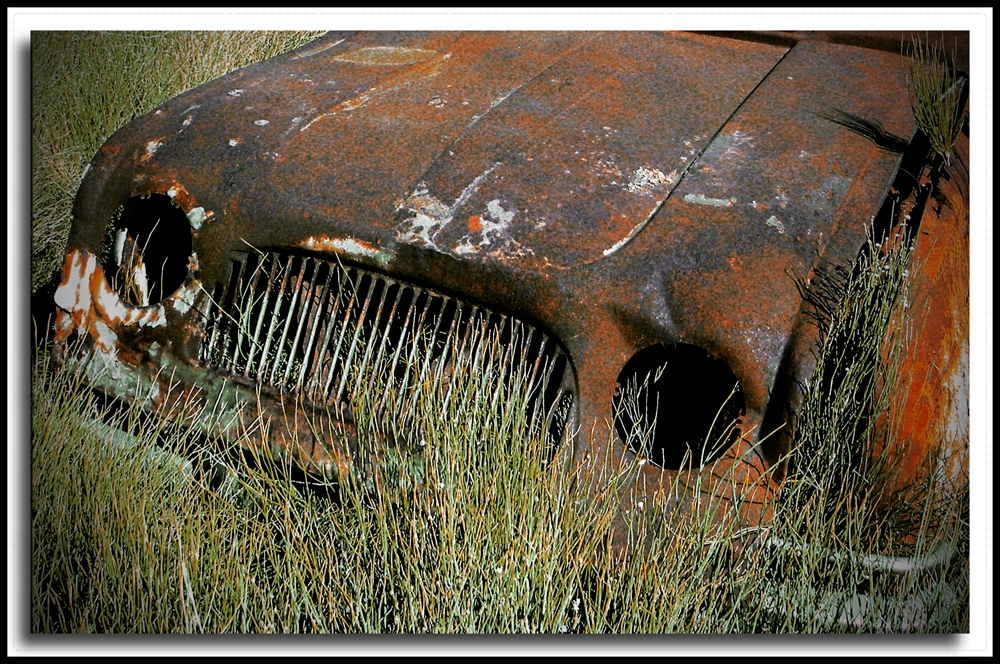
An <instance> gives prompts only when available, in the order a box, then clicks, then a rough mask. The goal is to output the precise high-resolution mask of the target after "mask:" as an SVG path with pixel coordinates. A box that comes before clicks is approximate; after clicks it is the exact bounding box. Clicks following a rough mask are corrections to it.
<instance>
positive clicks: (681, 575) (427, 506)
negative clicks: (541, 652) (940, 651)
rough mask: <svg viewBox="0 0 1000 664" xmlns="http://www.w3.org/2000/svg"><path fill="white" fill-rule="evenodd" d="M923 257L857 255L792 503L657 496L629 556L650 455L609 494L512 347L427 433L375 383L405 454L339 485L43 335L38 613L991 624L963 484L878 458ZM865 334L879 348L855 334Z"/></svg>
mask: <svg viewBox="0 0 1000 664" xmlns="http://www.w3.org/2000/svg"><path fill="white" fill-rule="evenodd" d="M907 260H908V249H907V248H906V245H905V243H900V244H899V245H898V246H896V247H895V248H891V249H890V250H889V251H888V252H886V253H882V252H881V251H880V250H879V249H878V248H876V247H874V246H873V247H872V251H870V252H869V253H868V254H867V255H866V257H865V258H863V261H862V264H861V266H860V268H859V270H858V272H857V273H856V274H855V275H854V276H851V277H849V281H848V283H847V285H846V292H847V296H846V297H845V299H844V302H843V304H842V305H841V306H840V307H839V308H838V309H836V310H835V311H834V314H833V316H834V317H833V318H832V320H831V322H830V331H829V333H828V335H827V342H826V345H825V346H824V349H823V357H824V358H827V361H825V362H823V363H821V366H822V369H821V371H820V372H818V374H817V376H816V378H815V379H814V380H813V382H812V385H811V387H810V392H809V397H808V400H807V405H806V409H805V411H804V414H803V416H802V423H801V431H802V434H801V437H800V439H799V447H798V449H797V450H796V451H795V456H794V459H795V464H794V468H793V472H792V474H791V477H790V479H789V480H788V481H787V483H786V484H785V488H784V490H783V492H782V494H781V495H780V496H779V497H778V498H777V500H776V502H775V503H774V504H773V505H772V506H771V507H772V508H773V518H772V520H771V521H770V522H769V523H768V524H765V525H764V526H761V527H760V528H757V529H752V530H751V531H742V532H732V531H731V530H726V529H725V528H722V529H720V528H719V527H718V526H717V525H713V523H712V519H711V515H712V514H713V512H714V511H715V510H716V509H717V508H718V507H719V506H720V504H719V503H718V502H717V499H713V498H711V497H702V502H701V503H698V502H697V501H696V502H695V503H693V505H694V508H693V510H692V516H690V517H688V518H676V517H671V516H670V515H667V514H658V513H657V512H658V510H660V509H662V507H661V506H658V505H657V504H656V503H655V502H654V503H653V504H651V505H648V506H647V509H646V513H645V514H644V515H643V516H644V517H645V518H643V519H635V520H631V519H629V520H630V521H632V522H633V523H634V524H635V528H637V529H638V530H636V531H635V532H634V533H633V535H634V536H635V538H636V540H637V541H645V542H646V546H644V547H643V546H636V547H634V548H633V549H632V550H630V551H629V552H627V553H626V554H625V555H618V554H616V553H615V550H614V549H613V547H611V546H610V543H611V538H612V533H613V525H614V519H615V517H616V516H618V514H617V507H616V505H617V501H616V500H614V499H613V497H614V496H616V495H618V493H619V491H620V490H621V489H622V488H623V485H621V484H620V482H623V481H627V480H626V479H624V478H628V477H630V476H632V477H634V473H635V471H636V468H635V467H634V466H632V467H628V466H627V467H622V468H619V469H618V473H617V474H616V475H615V476H614V477H613V478H612V479H611V480H607V481H606V482H605V483H604V484H600V485H598V487H597V490H596V492H595V491H593V490H592V488H591V487H592V484H593V482H594V481H596V479H595V478H594V477H586V476H581V475H579V474H574V473H572V472H569V473H567V470H566V469H567V466H566V464H564V463H561V462H560V459H559V457H557V458H556V459H554V460H551V461H550V460H549V459H550V457H551V454H550V453H549V450H547V448H546V447H545V442H544V441H543V439H542V436H541V435H540V433H539V432H538V430H537V429H535V428H533V427H531V425H530V421H529V419H528V418H527V416H526V415H527V394H528V390H527V385H526V383H527V381H526V379H525V377H524V376H523V375H522V376H515V377H514V378H512V379H511V378H508V377H506V374H505V372H504V371H503V370H502V369H503V365H502V362H500V361H498V362H495V363H493V364H490V365H488V366H483V365H481V366H480V367H479V368H478V370H476V371H471V370H468V371H456V372H455V373H454V374H453V375H452V378H451V382H450V384H449V385H448V387H447V389H446V388H445V387H444V386H443V385H439V386H438V387H437V388H434V389H427V390H424V391H423V392H421V393H419V396H418V397H417V399H416V413H415V418H416V421H417V422H418V424H419V425H420V426H419V430H420V432H421V435H420V437H419V439H415V440H414V444H413V445H412V446H409V447H408V446H403V445H390V444H389V443H388V442H386V439H385V438H384V436H382V435H381V433H380V432H381V430H382V428H383V427H382V424H383V423H382V422H380V421H378V420H377V418H375V417H373V416H372V415H371V413H372V412H374V411H373V410H372V409H371V408H366V407H365V406H364V404H359V405H358V407H357V408H356V409H355V415H356V417H357V418H358V423H357V424H358V435H359V439H360V443H359V447H360V448H361V450H362V453H363V455H364V458H366V459H377V460H379V461H378V462H376V463H366V464H365V465H364V472H363V473H358V474H356V475H355V476H354V477H355V479H354V480H352V481H345V482H343V483H341V484H339V485H338V484H332V483H330V482H326V481H321V480H319V479H317V478H311V477H308V476H305V475H304V474H302V473H298V472H296V471H294V469H292V468H291V467H289V466H288V465H285V464H281V463H277V462H275V461H274V460H273V459H271V458H270V457H268V456H267V455H266V454H264V453H262V452H259V451H257V452H253V451H251V452H244V451H241V450H240V449H239V448H238V447H235V446H234V447H230V448H228V449H227V448H226V447H225V444H224V443H221V442H220V441H202V442H201V443H199V444H198V445H196V446H195V447H194V448H191V446H190V442H189V441H186V440H184V439H183V437H178V434H177V433H176V432H170V431H160V430H156V429H153V430H149V429H148V428H147V429H146V430H142V431H141V433H140V434H139V435H138V437H130V436H128V435H126V434H123V433H121V431H120V429H121V428H123V427H124V428H126V429H127V428H128V425H129V420H133V421H138V419H137V418H138V417H139V412H138V411H137V410H136V409H135V408H134V407H132V408H130V409H126V410H123V411H107V412H105V413H104V417H105V419H106V420H108V421H109V422H110V423H111V425H112V426H105V425H96V424H94V421H95V420H94V418H95V416H97V415H100V414H101V412H100V411H101V408H100V407H99V406H98V404H97V402H96V401H95V400H94V398H93V397H92V396H86V395H87V394H88V393H87V392H86V391H85V389H84V388H83V387H82V385H80V383H79V381H78V380H77V379H76V377H75V375H74V374H73V373H72V372H64V373H62V374H59V375H52V374H50V373H49V372H47V371H46V370H45V369H46V367H45V366H44V364H43V362H44V355H43V356H41V359H40V363H39V365H38V366H37V367H36V373H35V376H34V383H33V397H34V399H35V404H34V409H33V412H34V413H35V416H34V421H33V425H34V426H33V434H32V435H33V437H32V515H33V518H32V537H33V550H32V603H33V606H32V630H33V631H35V632H64V631H87V632H93V631H99V632H106V631H107V632H127V633H144V632H156V633H162V632H201V631H204V632H213V633H215V632H220V633H223V632H229V633H246V632H253V633H256V632H313V631H316V632H348V633H383V632H404V633H412V632H419V633H424V632H444V633H455V632H462V633H466V632H476V633H536V632H542V633H564V632H574V633H577V632H578V633H674V632H683V633H733V632H738V633H748V632H830V631H832V632H837V631H846V632H854V631H862V632H868V631H878V632H885V631H937V632H941V631H943V632H961V631H966V630H967V629H968V600H967V593H968V570H967V557H966V556H965V554H964V553H963V550H962V549H961V547H962V546H963V544H962V543H963V542H965V541H967V533H966V532H964V530H963V528H964V525H963V513H962V509H963V505H964V503H963V497H962V496H958V497H957V498H956V497H955V496H953V495H951V494H949V495H939V494H938V493H936V491H937V488H936V487H937V484H935V477H934V473H933V472H929V473H928V475H927V478H926V482H925V483H924V485H923V486H922V489H921V491H920V492H916V493H913V492H911V493H909V494H907V495H905V496H894V495H889V494H887V493H886V492H885V491H884V490H883V488H884V487H885V486H886V485H885V483H884V482H882V481H881V480H880V478H881V474H882V473H883V472H884V470H885V469H884V468H883V467H882V466H881V465H880V464H879V463H878V462H877V460H878V456H877V454H876V456H875V458H876V462H875V463H872V462H868V461H866V459H867V458H868V456H867V455H869V454H873V453H875V451H876V450H877V448H878V444H879V441H880V440H881V438H880V437H881V436H882V435H883V433H882V432H883V431H884V429H880V427H878V426H876V423H877V422H879V421H883V420H884V419H885V418H879V417H878V414H879V412H878V411H879V410H880V409H882V408H883V405H884V401H883V397H882V396H881V394H882V391H883V390H884V388H885V382H884V381H885V380H889V379H891V372H889V373H886V372H885V371H884V366H885V363H884V357H885V356H884V354H883V353H880V352H878V351H877V349H879V348H880V347H884V346H883V345H882V339H883V338H884V335H885V334H886V332H887V330H889V329H890V328H889V327H888V326H889V324H890V323H891V322H892V320H893V314H892V310H893V307H892V306H891V305H892V301H893V300H898V299H899V298H901V297H904V296H905V290H904V289H903V288H902V280H903V275H904V273H905V266H906V261H907ZM854 334H861V335H862V339H863V340H864V342H865V343H864V346H865V347H866V348H868V349H876V351H875V352H872V353H869V354H867V355H865V354H864V353H860V354H857V353H856V354H854V355H853V356H852V357H848V356H846V355H844V356H841V355H840V354H838V353H839V351H841V350H842V348H843V345H844V338H845V337H844V336H843V335H847V336H848V337H850V336H852V335H854ZM498 359H499V358H498ZM828 372H832V373H834V374H836V376H838V377H837V378H834V379H831V378H830V377H829V373H828ZM872 376H875V377H876V378H877V380H871V377H872ZM449 390H450V391H451V398H446V397H447V395H448V391H449ZM858 400H860V401H862V402H866V403H868V404H869V409H866V408H861V409H859V408H858V407H857V404H856V402H857V401H858ZM81 401H82V403H83V404H84V406H83V408H82V409H81V406H80V404H81ZM859 413H862V414H859ZM153 421H158V420H153ZM612 435H614V434H612ZM116 438H117V439H119V442H117V443H116V442H115V439H116ZM158 438H159V440H158ZM121 439H124V440H125V441H126V442H125V443H122V442H120V440H121ZM171 441H173V442H171ZM164 448H166V449H171V448H172V449H176V450H181V449H186V454H187V458H189V459H190V461H189V462H188V463H185V462H184V457H180V456H177V455H175V454H171V453H167V452H165V451H164ZM562 450H563V451H565V450H566V447H565V444H564V446H563V448H562ZM615 478H618V479H617V480H616V479H615ZM915 496H916V497H918V498H919V502H910V503H906V504H904V505H902V506H900V505H899V504H898V501H899V500H900V499H904V500H906V501H913V500H914V497H915ZM907 505H909V506H910V509H906V508H907ZM914 510H916V515H915V517H914V515H913V514H912V512H913V511H914ZM903 513H906V514H907V516H906V518H905V519H902V518H900V516H899V515H901V514H903ZM661 517H662V518H661ZM900 523H904V524H906V529H905V532H901V531H900V530H899V528H898V526H899V524H900ZM644 529H645V530H644ZM956 547H957V548H958V549H959V551H958V555H955V554H954V551H955V549H956ZM900 555H902V556H905V558H900V557H899V556H900ZM894 567H895V568H907V569H910V568H912V569H914V570H916V571H912V572H911V573H909V574H900V573H898V572H894V571H892V568H894Z"/></svg>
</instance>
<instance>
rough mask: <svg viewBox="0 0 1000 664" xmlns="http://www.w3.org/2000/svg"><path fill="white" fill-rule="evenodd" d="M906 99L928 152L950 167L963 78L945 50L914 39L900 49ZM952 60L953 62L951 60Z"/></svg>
mask: <svg viewBox="0 0 1000 664" xmlns="http://www.w3.org/2000/svg"><path fill="white" fill-rule="evenodd" d="M903 55H904V56H905V59H904V73H903V82H904V83H905V85H906V95H907V97H908V99H909V101H910V107H911V108H912V109H913V117H914V118H915V119H916V121H917V126H918V127H919V128H920V130H921V131H922V132H924V134H925V135H926V136H927V138H928V140H929V141H930V144H931V148H932V149H933V150H934V152H935V153H937V154H938V155H940V156H941V157H942V158H943V159H944V161H945V163H946V164H948V165H951V149H952V146H954V145H955V139H956V138H957V137H958V132H959V131H960V130H961V128H962V117H963V110H964V109H963V108H962V106H963V103H962V100H963V97H962V87H963V84H964V83H965V80H966V79H965V77H964V76H963V75H962V74H960V73H958V72H956V71H955V69H954V67H953V65H952V64H951V63H950V62H949V60H948V57H947V54H946V53H945V50H944V47H943V46H942V45H940V44H938V43H936V42H934V41H932V40H931V39H930V37H928V38H927V39H926V40H921V39H920V38H919V37H915V38H913V39H912V40H911V42H910V44H909V46H908V47H906V46H904V47H903ZM952 60H954V58H952Z"/></svg>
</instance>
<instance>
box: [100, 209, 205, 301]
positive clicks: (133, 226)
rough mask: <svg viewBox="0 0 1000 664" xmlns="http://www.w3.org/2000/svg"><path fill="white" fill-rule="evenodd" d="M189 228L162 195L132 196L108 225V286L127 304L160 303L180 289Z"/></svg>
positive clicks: (185, 268)
mask: <svg viewBox="0 0 1000 664" xmlns="http://www.w3.org/2000/svg"><path fill="white" fill-rule="evenodd" d="M191 242H192V241H191V223H190V222H189V221H188V218H187V215H185V214H184V212H183V210H181V209H180V208H178V207H177V206H176V205H174V204H173V201H171V200H170V197H169V196H166V195H165V194H151V195H149V196H133V197H132V198H130V199H129V200H128V201H127V202H126V203H125V205H123V206H122V207H121V208H119V209H118V211H117V212H116V213H115V215H114V216H113V217H112V219H111V222H110V223H109V224H108V234H107V237H106V238H105V240H104V247H103V252H102V253H103V254H104V255H103V256H102V259H103V260H102V262H103V263H104V273H105V275H107V279H108V284H109V285H110V286H111V288H112V289H113V290H114V291H115V292H117V293H118V295H119V297H121V298H122V301H124V302H125V303H126V304H128V305H131V306H134V307H146V306H150V305H153V304H158V303H159V302H162V301H163V300H164V299H166V298H167V297H169V296H170V295H171V294H173V292H174V291H176V290H177V289H178V288H180V287H181V286H182V285H183V284H184V280H185V278H187V273H188V260H189V258H190V256H191V248H192V246H191Z"/></svg>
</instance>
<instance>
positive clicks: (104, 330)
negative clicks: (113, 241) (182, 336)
mask: <svg viewBox="0 0 1000 664" xmlns="http://www.w3.org/2000/svg"><path fill="white" fill-rule="evenodd" d="M54 299H55V303H56V305H57V306H59V308H61V309H63V310H64V311H66V312H67V313H69V314H70V315H71V318H72V321H73V323H74V326H75V327H79V328H82V329H84V330H85V331H87V332H88V333H89V334H90V335H91V336H92V337H93V339H94V341H95V342H96V344H97V345H98V346H99V347H100V348H102V349H103V350H105V351H108V352H110V351H111V349H112V348H113V347H114V342H115V340H116V339H117V335H115V333H114V331H113V330H112V326H118V325H135V326H138V327H160V326H163V325H166V324H167V321H166V316H165V313H164V310H163V306H162V305H159V304H158V305H156V306H153V307H144V308H139V307H130V306H128V305H126V304H125V303H124V302H123V301H122V300H121V298H120V297H119V296H118V294H117V293H115V292H114V291H112V290H111V287H110V286H109V285H108V282H107V279H105V278H104V270H102V269H101V267H100V266H99V265H98V262H97V257H96V256H94V255H93V254H91V253H89V252H86V251H80V250H77V251H74V252H72V253H71V254H69V255H68V256H67V257H66V262H65V264H64V265H63V274H62V281H61V283H60V285H59V287H58V288H57V289H56V292H55V296H54ZM109 324H110V325H109ZM64 327H65V326H64ZM64 331H65V332H66V333H67V334H68V332H69V331H72V330H71V329H70V330H68V331H66V330H64Z"/></svg>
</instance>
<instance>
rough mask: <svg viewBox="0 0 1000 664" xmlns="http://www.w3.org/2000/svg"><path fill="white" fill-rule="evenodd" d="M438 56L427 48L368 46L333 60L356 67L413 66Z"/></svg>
mask: <svg viewBox="0 0 1000 664" xmlns="http://www.w3.org/2000/svg"><path fill="white" fill-rule="evenodd" d="M435 55H437V51H432V50H429V49H425V48H406V47H403V46H368V47H365V48H359V49H355V50H353V51H347V52H346V53H342V54H340V55H338V56H337V57H335V58H333V59H334V60H337V61H338V62H350V63H352V64H356V65H397V66H398V65H412V64H415V63H417V62H423V61H424V60H429V59H430V58H432V57H434V56H435Z"/></svg>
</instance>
